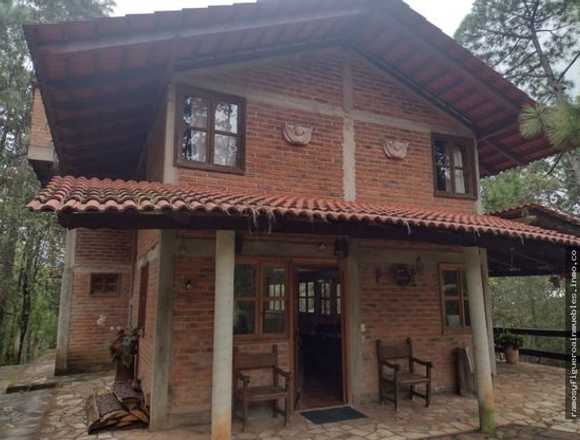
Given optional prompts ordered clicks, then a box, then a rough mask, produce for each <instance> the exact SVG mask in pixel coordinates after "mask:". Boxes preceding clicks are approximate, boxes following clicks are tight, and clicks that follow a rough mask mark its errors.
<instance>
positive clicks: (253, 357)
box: [234, 344, 278, 372]
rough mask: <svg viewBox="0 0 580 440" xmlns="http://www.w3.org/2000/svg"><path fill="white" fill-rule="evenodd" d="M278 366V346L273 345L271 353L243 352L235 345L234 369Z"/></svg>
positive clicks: (259, 368)
mask: <svg viewBox="0 0 580 440" xmlns="http://www.w3.org/2000/svg"><path fill="white" fill-rule="evenodd" d="M277 366H278V346H277V345H275V344H274V345H272V352H271V353H242V352H240V351H239V350H238V347H234V371H235V372H237V371H243V370H261V369H265V368H274V367H277Z"/></svg>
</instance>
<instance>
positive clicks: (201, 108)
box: [183, 96, 208, 129]
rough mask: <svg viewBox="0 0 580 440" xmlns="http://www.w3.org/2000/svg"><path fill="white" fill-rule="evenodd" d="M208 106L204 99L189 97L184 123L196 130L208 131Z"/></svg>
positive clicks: (185, 107) (185, 108) (186, 102)
mask: <svg viewBox="0 0 580 440" xmlns="http://www.w3.org/2000/svg"><path fill="white" fill-rule="evenodd" d="M207 116H208V105H207V101H206V100H205V99H203V98H198V97H193V96H189V97H187V98H186V99H185V105H184V109H183V121H184V122H185V124H186V125H189V126H191V127H195V128H204V129H207Z"/></svg>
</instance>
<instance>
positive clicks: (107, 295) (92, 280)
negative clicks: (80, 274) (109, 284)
mask: <svg viewBox="0 0 580 440" xmlns="http://www.w3.org/2000/svg"><path fill="white" fill-rule="evenodd" d="M97 277H115V288H114V289H113V290H110V291H105V290H100V291H96V290H95V289H96V286H95V285H96V284H97V279H96V278H97ZM89 294H90V296H97V297H104V298H113V297H117V296H121V274H120V273H118V272H92V273H91V275H90V280H89Z"/></svg>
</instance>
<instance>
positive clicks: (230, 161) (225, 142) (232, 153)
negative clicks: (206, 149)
mask: <svg viewBox="0 0 580 440" xmlns="http://www.w3.org/2000/svg"><path fill="white" fill-rule="evenodd" d="M214 139H215V146H214V148H215V149H214V158H213V161H214V163H215V164H216V165H223V166H227V167H235V166H237V164H238V138H237V137H235V136H225V135H222V134H216V135H215V138H214Z"/></svg>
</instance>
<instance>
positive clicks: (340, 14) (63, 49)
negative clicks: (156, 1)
mask: <svg viewBox="0 0 580 440" xmlns="http://www.w3.org/2000/svg"><path fill="white" fill-rule="evenodd" d="M367 12H368V9H367V8H361V7H353V8H346V9H338V10H334V11H320V12H317V13H307V14H302V15H295V16H286V17H268V18H263V19H260V20H255V19H251V20H245V21H242V22H234V23H226V24H219V25H213V26H207V27H195V28H191V29H176V30H174V31H156V32H142V33H127V34H125V35H113V36H104V37H101V38H98V39H92V40H88V41H66V42H62V43H51V44H47V45H44V46H40V47H39V48H38V53H39V54H41V55H68V54H74V53H83V52H90V51H96V50H101V49H110V48H116V47H126V46H135V45H140V44H150V43H156V42H164V41H171V40H173V39H175V38H180V39H188V38H195V37H206V36H209V35H221V34H228V33H233V32H243V31H253V30H260V29H268V28H272V27H278V26H287V25H297V24H302V23H308V22H316V21H325V20H335V19H340V18H348V17H355V16H357V15H360V14H363V13H367Z"/></svg>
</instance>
